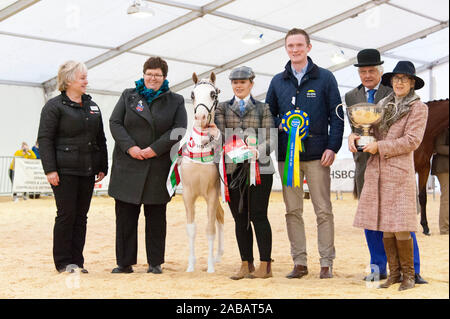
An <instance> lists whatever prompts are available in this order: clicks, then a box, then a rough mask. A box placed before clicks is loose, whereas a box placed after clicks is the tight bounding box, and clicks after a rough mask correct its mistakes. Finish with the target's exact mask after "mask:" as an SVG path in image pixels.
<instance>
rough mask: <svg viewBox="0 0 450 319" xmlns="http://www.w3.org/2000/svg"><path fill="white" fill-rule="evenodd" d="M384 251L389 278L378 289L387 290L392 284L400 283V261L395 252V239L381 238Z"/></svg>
mask: <svg viewBox="0 0 450 319" xmlns="http://www.w3.org/2000/svg"><path fill="white" fill-rule="evenodd" d="M383 243H384V250H385V251H386V257H387V261H388V266H389V277H388V279H387V281H386V282H385V283H383V284H381V285H380V288H388V287H390V286H391V285H393V284H396V283H398V282H401V281H400V276H401V274H400V260H399V258H398V252H397V244H396V243H397V240H396V239H395V237H392V238H383Z"/></svg>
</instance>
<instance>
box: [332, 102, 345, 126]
mask: <svg viewBox="0 0 450 319" xmlns="http://www.w3.org/2000/svg"><path fill="white" fill-rule="evenodd" d="M339 107H342V114H344V103H341V104H339V105H338V106H336V108H335V110H334V111H335V112H336V116H337V117H338V118H340V119H341V121H342V122H344V118H342V117H341V116H340V115H339V113H338V108H339Z"/></svg>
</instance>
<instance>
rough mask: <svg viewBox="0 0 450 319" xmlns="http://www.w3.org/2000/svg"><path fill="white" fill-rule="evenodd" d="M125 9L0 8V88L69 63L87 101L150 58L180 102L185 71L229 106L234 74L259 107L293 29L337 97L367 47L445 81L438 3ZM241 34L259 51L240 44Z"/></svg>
mask: <svg viewBox="0 0 450 319" xmlns="http://www.w3.org/2000/svg"><path fill="white" fill-rule="evenodd" d="M183 1H184V2H183ZM130 3H131V1H130V0H95V1H92V0H41V1H36V0H21V1H11V0H0V48H1V50H0V61H1V62H0V83H16V84H23V85H36V86H41V85H42V86H43V87H44V85H45V87H46V88H54V86H53V85H54V78H55V76H56V72H57V69H58V66H59V65H60V64H61V63H63V62H64V61H66V60H69V59H75V60H80V61H84V62H86V63H87V65H88V67H89V82H90V83H89V85H90V90H91V91H92V92H109V93H110V94H118V92H121V91H122V90H123V89H125V88H127V87H132V86H133V82H134V81H135V80H137V79H138V78H140V77H141V74H142V65H143V63H144V62H145V60H146V59H147V58H148V56H154V55H158V56H161V57H163V58H165V59H166V60H167V61H168V64H169V75H168V80H169V82H170V85H171V87H172V89H173V90H174V91H177V92H179V93H181V94H183V95H184V96H185V98H187V99H188V98H189V97H190V91H191V88H192V84H191V81H190V78H191V75H192V72H194V71H195V72H197V74H207V73H208V72H210V71H211V70H213V71H215V72H216V73H217V78H218V82H217V83H218V86H219V87H220V88H221V90H222V94H221V98H222V99H225V98H229V97H231V94H232V93H231V88H230V85H229V81H228V78H227V77H228V74H229V71H230V69H231V68H233V67H235V66H239V65H248V66H250V67H252V68H253V69H254V70H255V72H256V73H257V77H256V84H255V87H254V91H253V93H254V95H255V96H258V97H260V98H264V95H265V92H266V90H267V88H268V85H269V83H270V80H271V78H272V76H273V75H275V74H276V73H278V72H280V71H282V70H283V68H284V65H285V63H286V62H287V55H286V53H285V51H284V47H283V43H284V40H283V39H284V35H285V32H286V31H287V30H289V29H290V28H292V27H299V28H303V29H306V30H308V32H310V35H311V38H312V45H313V48H312V51H311V53H310V56H311V57H312V59H313V60H314V62H315V63H317V64H318V65H320V66H322V67H326V68H329V69H330V70H332V71H333V72H334V74H335V76H336V78H337V80H338V83H339V85H340V90H341V93H342V94H343V93H345V92H346V91H348V90H349V89H350V88H352V87H355V86H357V85H358V84H359V79H358V76H357V74H356V72H355V68H354V67H353V63H354V61H355V56H356V54H357V52H358V50H360V49H363V48H368V47H374V48H378V49H380V51H382V53H383V60H384V61H385V64H384V67H385V70H387V71H390V70H392V68H393V67H394V66H395V64H396V63H397V61H398V60H400V59H402V60H405V59H408V60H411V61H413V62H414V63H415V65H416V67H417V68H418V69H419V70H422V71H425V70H426V69H427V68H428V67H429V66H430V65H435V64H442V63H444V65H445V64H446V65H447V68H446V70H447V71H446V74H447V77H448V50H449V29H448V15H449V13H448V12H449V2H448V1H447V0H432V1H423V0H390V1H389V0H372V1H370V0H340V1H332V0H277V1H273V0H234V1H232V0H216V1H213V0H180V1H178V2H176V1H170V0H166V1H163V0H159V1H147V3H148V5H149V6H151V7H152V8H153V10H154V11H155V15H154V16H152V17H148V18H145V19H138V18H135V17H133V16H131V15H127V13H126V10H127V8H128V6H129V5H130ZM249 32H254V33H256V34H262V41H263V42H262V43H258V44H250V45H249V44H246V43H243V42H242V41H241V39H242V37H243V36H244V35H246V34H247V33H249ZM333 55H339V56H340V57H341V58H343V59H344V60H342V61H336V60H333V59H332V57H333ZM441 73H442V72H441ZM444 73H445V72H444ZM425 80H427V79H425ZM446 81H447V82H448V80H446ZM447 92H448V91H447Z"/></svg>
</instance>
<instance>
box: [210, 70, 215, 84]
mask: <svg viewBox="0 0 450 319" xmlns="http://www.w3.org/2000/svg"><path fill="white" fill-rule="evenodd" d="M209 80H210V81H211V83H214V84H216V74H215V73H214V72H211V74H210V76H209Z"/></svg>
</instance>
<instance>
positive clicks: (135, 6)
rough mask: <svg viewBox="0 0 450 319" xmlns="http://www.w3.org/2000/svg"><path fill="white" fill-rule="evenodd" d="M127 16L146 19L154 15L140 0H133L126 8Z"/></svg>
mask: <svg viewBox="0 0 450 319" xmlns="http://www.w3.org/2000/svg"><path fill="white" fill-rule="evenodd" d="M127 14H130V15H132V16H133V17H137V18H148V17H151V16H154V15H155V11H153V9H152V8H150V7H149V6H148V5H147V4H144V3H142V1H141V0H134V1H133V3H132V4H131V5H130V6H129V7H128V9H127Z"/></svg>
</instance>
